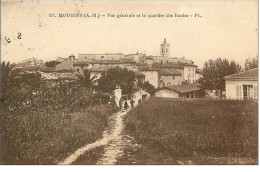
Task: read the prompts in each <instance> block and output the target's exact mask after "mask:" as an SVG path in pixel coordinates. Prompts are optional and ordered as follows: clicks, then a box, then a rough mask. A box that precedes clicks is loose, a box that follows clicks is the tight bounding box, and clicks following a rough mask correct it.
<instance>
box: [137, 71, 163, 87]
mask: <svg viewBox="0 0 260 172" xmlns="http://www.w3.org/2000/svg"><path fill="white" fill-rule="evenodd" d="M141 73H143V74H144V75H145V81H149V83H150V84H152V85H153V86H154V87H155V88H157V87H158V82H159V76H158V71H141Z"/></svg>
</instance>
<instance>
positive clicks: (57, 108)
mask: <svg viewBox="0 0 260 172" xmlns="http://www.w3.org/2000/svg"><path fill="white" fill-rule="evenodd" d="M56 96H57V97H58V96H60V97H59V98H57V97H56ZM55 97H56V98H55ZM55 97H53V96H51V95H49V97H48V98H47V97H43V95H40V96H39V97H38V99H40V100H35V103H31V104H30V105H28V106H27V107H25V106H22V104H23V103H24V102H25V101H24V100H21V99H19V98H17V99H16V101H14V102H15V103H17V104H19V105H14V106H10V103H8V104H2V107H1V120H2V130H1V132H2V139H1V140H2V145H1V146H2V147H1V148H2V151H1V153H2V155H1V156H2V164H55V163H57V162H58V161H61V160H63V159H64V158H65V157H66V156H68V155H70V154H71V153H73V152H74V151H75V150H76V149H77V148H79V147H81V146H84V145H85V144H87V143H92V142H94V141H96V140H97V139H99V138H101V137H102V132H103V131H104V130H105V128H106V127H107V125H108V123H107V122H108V119H109V117H110V116H111V115H112V114H113V113H115V112H116V111H117V108H116V106H115V105H109V104H106V105H103V106H100V105H95V106H88V104H87V103H86V102H85V101H83V100H82V101H80V104H78V105H76V104H73V105H71V106H70V105H69V104H72V101H73V98H72V97H71V96H68V95H66V94H65V95H64V96H61V95H57V94H55ZM65 97H66V98H65ZM33 99H37V98H36V96H34V98H33ZM62 99H63V102H59V101H61V100H62ZM19 101H20V102H21V104H20V102H19ZM75 102H77V101H75ZM78 103H79V102H78Z"/></svg>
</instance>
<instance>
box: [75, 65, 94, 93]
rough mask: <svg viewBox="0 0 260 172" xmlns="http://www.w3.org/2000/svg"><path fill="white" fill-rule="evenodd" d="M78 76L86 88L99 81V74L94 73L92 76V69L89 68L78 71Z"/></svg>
mask: <svg viewBox="0 0 260 172" xmlns="http://www.w3.org/2000/svg"><path fill="white" fill-rule="evenodd" d="M76 76H77V78H78V83H79V84H80V85H81V86H82V87H84V88H87V89H92V88H93V87H94V86H95V84H96V83H97V76H96V75H94V76H92V77H91V75H90V71H89V70H87V69H84V70H83V73H80V72H78V73H77V74H76Z"/></svg>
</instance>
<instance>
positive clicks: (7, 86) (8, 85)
mask: <svg viewBox="0 0 260 172" xmlns="http://www.w3.org/2000/svg"><path fill="white" fill-rule="evenodd" d="M14 67H15V64H10V62H5V61H3V62H2V63H1V97H2V98H5V97H6V96H7V95H9V94H10V93H12V90H16V89H13V88H15V87H17V86H18V83H19V79H18V77H19V72H20V70H19V69H15V68H14Z"/></svg>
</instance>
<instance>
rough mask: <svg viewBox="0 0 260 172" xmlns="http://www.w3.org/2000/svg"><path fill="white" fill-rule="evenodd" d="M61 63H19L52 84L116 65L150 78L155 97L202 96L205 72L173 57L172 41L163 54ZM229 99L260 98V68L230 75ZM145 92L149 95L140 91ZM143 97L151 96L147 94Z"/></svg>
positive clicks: (93, 57) (70, 59)
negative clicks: (259, 87)
mask: <svg viewBox="0 0 260 172" xmlns="http://www.w3.org/2000/svg"><path fill="white" fill-rule="evenodd" d="M56 62H57V63H58V64H57V65H55V66H53V67H46V66H45V62H43V61H42V60H38V59H36V58H30V59H27V60H24V61H21V62H20V63H18V64H16V67H17V68H22V69H24V71H27V72H36V71H37V72H40V73H41V76H42V80H44V81H46V83H47V84H48V85H50V86H55V85H56V84H57V83H58V81H65V82H69V81H73V80H75V79H76V75H75V74H76V73H81V72H83V70H84V69H88V70H90V73H91V76H94V75H96V76H97V78H99V77H101V75H102V73H105V72H107V71H108V70H109V69H111V68H113V67H120V68H126V69H128V70H131V71H133V72H134V73H135V77H136V81H141V82H145V81H148V82H149V83H150V84H152V85H153V86H154V87H155V88H156V92H155V96H157V97H171V98H198V97H200V87H199V84H198V82H197V81H198V80H199V79H200V78H201V77H202V75H201V73H202V71H201V70H199V69H198V66H196V65H195V64H194V62H193V61H192V60H188V59H186V58H185V57H182V58H176V57H171V56H170V44H168V43H167V42H166V39H164V40H163V43H162V44H160V56H152V55H149V56H148V55H146V54H143V53H138V52H137V53H136V54H122V53H114V54H113V53H112V54H109V53H106V54H78V57H77V58H76V56H75V55H73V54H72V55H70V56H69V57H67V58H61V57H58V58H57V59H56ZM224 79H225V80H226V99H238V100H248V99H253V100H257V99H258V69H252V70H249V71H245V72H242V73H237V74H233V75H230V76H226V77H225V78H224ZM140 92H143V93H144V94H148V93H146V92H145V91H143V90H140ZM143 93H142V95H141V96H144V97H145V96H147V95H143Z"/></svg>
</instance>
